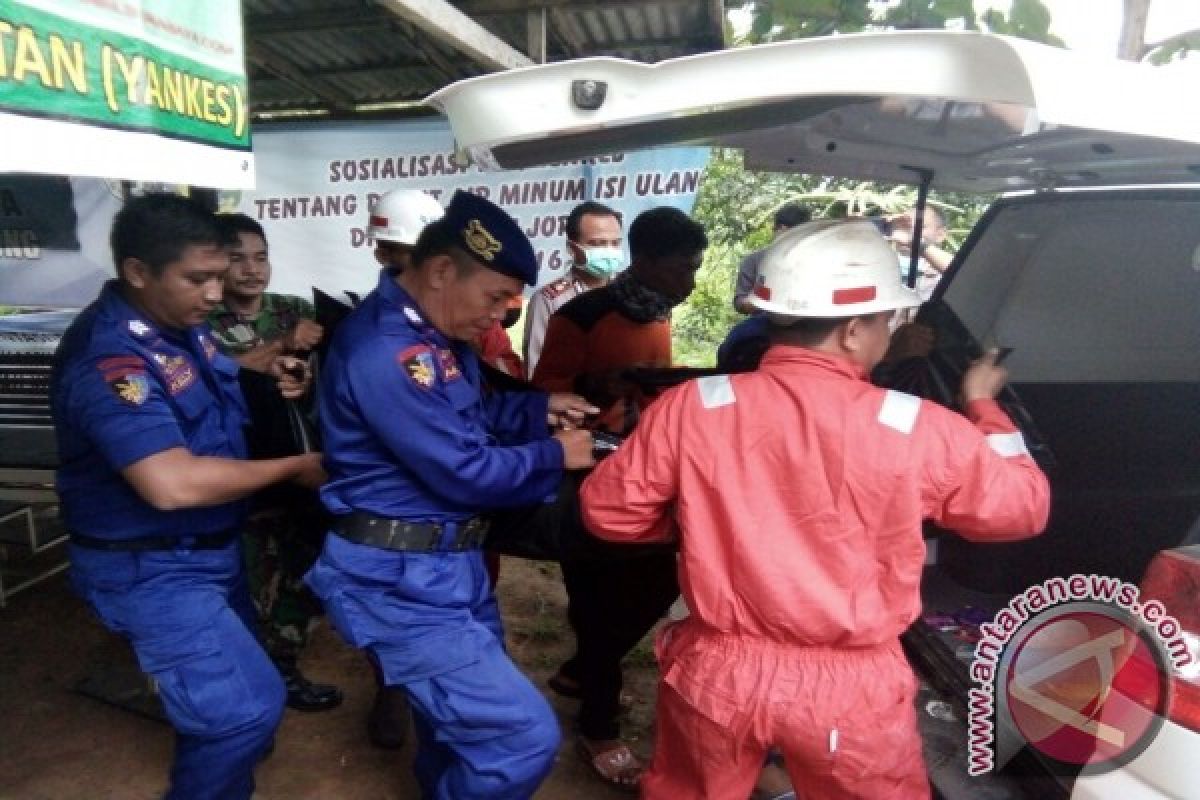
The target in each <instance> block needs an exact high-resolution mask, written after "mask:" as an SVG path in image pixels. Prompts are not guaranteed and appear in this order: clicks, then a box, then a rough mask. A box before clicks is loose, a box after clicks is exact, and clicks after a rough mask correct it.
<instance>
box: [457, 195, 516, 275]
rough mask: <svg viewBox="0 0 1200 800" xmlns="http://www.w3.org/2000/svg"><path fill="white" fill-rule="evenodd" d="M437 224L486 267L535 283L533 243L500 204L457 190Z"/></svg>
mask: <svg viewBox="0 0 1200 800" xmlns="http://www.w3.org/2000/svg"><path fill="white" fill-rule="evenodd" d="M441 224H442V225H444V226H445V229H446V230H447V231H449V232H450V233H451V234H452V235H453V236H454V237H455V238H456V239H457V240H458V243H459V245H460V246H461V247H462V249H463V250H465V251H466V252H467V253H468V254H469V255H470V256H471V257H472V258H474V259H475V260H476V261H478V262H479V263H481V264H483V265H484V266H485V267H487V268H488V269H492V270H495V271H496V272H499V273H501V274H504V275H510V276H512V277H514V278H517V279H519V280H521V281H524V282H525V283H526V284H528V285H530V286H532V285H533V284H535V283H537V275H538V265H537V256H536V255H534V252H533V245H531V244H530V243H529V238H528V237H526V236H525V232H524V231H522V230H521V226H520V225H518V224H517V221H516V220H515V219H513V218H512V217H510V216H509V215H508V213H507V212H506V211H505V210H504V209H502V208H500V206H498V205H496V204H495V203H493V202H491V201H490V200H485V199H484V198H482V197H480V196H479V195H476V194H471V193H470V192H464V191H462V190H461V189H459V190H458V191H456V192H455V193H454V197H452V198H451V199H450V205H449V206H447V207H446V215H445V216H444V217H442V220H441Z"/></svg>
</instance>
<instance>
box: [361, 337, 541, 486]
mask: <svg viewBox="0 0 1200 800" xmlns="http://www.w3.org/2000/svg"><path fill="white" fill-rule="evenodd" d="M435 358H436V354H435V353H434V352H433V351H432V349H431V348H429V347H428V346H426V345H423V344H415V345H408V346H405V345H400V349H399V350H397V349H396V346H395V340H391V341H389V340H386V339H385V340H381V341H379V342H375V343H372V344H370V345H367V346H366V347H364V348H362V349H361V350H359V351H358V352H357V353H356V354H355V355H354V357H353V358H352V361H351V364H350V365H348V369H347V370H346V372H347V377H348V379H349V382H350V386H349V391H350V393H351V395H352V396H353V399H354V405H355V406H356V407H357V409H358V411H359V413H360V414H361V415H362V418H363V420H364V421H365V423H366V424H367V426H368V427H369V428H370V430H371V432H372V433H373V434H374V435H375V436H376V437H378V439H379V441H380V442H382V443H383V444H384V446H386V447H387V448H388V450H389V451H390V452H391V453H392V455H393V456H394V458H395V459H396V460H397V461H398V462H399V463H400V464H402V465H403V466H404V467H405V468H406V469H407V470H408V471H410V472H411V474H412V475H414V476H417V478H418V479H419V480H420V481H421V482H422V483H423V484H424V485H425V488H426V490H427V491H428V492H429V493H430V494H432V495H434V496H438V497H441V498H442V499H443V500H444V501H446V502H448V503H450V504H452V505H455V506H459V507H462V508H463V509H465V510H470V509H486V508H505V507H513V506H520V505H528V504H532V503H540V502H542V501H543V500H544V499H545V498H546V497H548V496H550V495H551V494H553V493H554V492H555V491H556V490H557V488H558V485H559V482H560V480H561V478H562V470H563V452H562V446H561V445H560V444H559V443H558V442H557V441H556V440H554V439H550V438H542V439H540V440H538V441H533V442H529V443H526V444H521V445H512V446H504V445H498V444H496V438H495V436H494V435H493V433H492V431H491V429H490V424H491V423H490V420H489V415H488V414H487V413H486V412H485V410H484V404H483V402H482V400H481V398H480V395H479V390H478V389H477V388H476V387H477V386H478V379H477V376H476V380H474V381H471V380H468V377H467V376H466V375H462V376H459V377H458V378H457V379H456V380H453V381H448V382H443V381H442V380H440V379H439V377H438V376H437V371H436V367H435V365H434V359H435ZM464 367H466V368H468V369H470V368H473V367H474V365H473V364H471V365H470V366H466V365H465V364H464ZM522 402H523V404H524V409H523V413H524V414H525V415H526V417H528V416H529V415H531V414H535V413H536V410H537V406H538V404H539V403H540V404H541V420H542V427H543V429H544V428H545V424H546V422H545V420H546V416H545V402H546V401H545V400H544V399H543V400H538V399H537V398H536V397H533V398H529V399H524V400H522ZM501 410H502V408H501V407H495V408H494V409H493V413H499V412H500V411H501ZM526 424H529V423H528V422H527V423H526Z"/></svg>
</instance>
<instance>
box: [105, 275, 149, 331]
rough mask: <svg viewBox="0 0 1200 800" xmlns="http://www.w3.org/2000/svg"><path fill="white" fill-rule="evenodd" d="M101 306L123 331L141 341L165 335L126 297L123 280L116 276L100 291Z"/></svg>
mask: <svg viewBox="0 0 1200 800" xmlns="http://www.w3.org/2000/svg"><path fill="white" fill-rule="evenodd" d="M100 307H101V308H102V309H103V310H104V313H105V315H106V316H108V317H110V318H112V320H113V322H114V323H115V324H116V325H117V326H118V327H119V328H120V330H121V332H122V333H124V334H126V335H128V336H130V337H132V338H133V339H135V340H137V341H139V342H149V341H153V340H154V339H156V338H159V337H161V336H162V335H163V332H162V331H160V330H159V328H158V326H157V325H155V324H154V323H153V322H151V321H150V320H149V319H147V318H146V316H145V315H144V314H142V312H140V311H138V310H137V309H136V308H135V307H134V306H133V304H132V303H130V302H129V301H128V300H126V299H125V295H124V294H122V292H121V282H120V281H119V280H118V279H116V278H113V279H112V280H110V281H108V282H107V283H105V284H104V288H103V289H102V290H101V292H100Z"/></svg>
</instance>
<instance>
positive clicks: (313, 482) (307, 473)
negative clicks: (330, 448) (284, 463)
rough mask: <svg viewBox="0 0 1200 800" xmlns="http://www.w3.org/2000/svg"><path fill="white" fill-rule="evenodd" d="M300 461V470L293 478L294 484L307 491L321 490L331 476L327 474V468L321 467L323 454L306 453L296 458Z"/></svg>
mask: <svg viewBox="0 0 1200 800" xmlns="http://www.w3.org/2000/svg"><path fill="white" fill-rule="evenodd" d="M295 458H296V459H298V460H299V462H300V463H299V468H298V472H297V473H296V477H294V478H292V483H297V484H299V485H301V486H303V487H304V488H305V489H312V490H314V491H316V490H317V489H320V488H321V486H322V484H324V483H325V481H327V480H329V476H328V475H327V474H326V473H325V468H324V467H322V466H321V458H322V454H321V453H304V454H302V455H298V456H295Z"/></svg>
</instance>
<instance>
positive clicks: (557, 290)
mask: <svg viewBox="0 0 1200 800" xmlns="http://www.w3.org/2000/svg"><path fill="white" fill-rule="evenodd" d="M570 288H571V282H570V281H569V280H567V279H566V278H559V279H558V280H556V281H555V282H554V283H551V284H547V285H546V286H543V287H542V292H543V293H544V294H545V295H546V297H548V298H549V299H551V300H553V299H554V298H556V297H558V296H559V295H560V294H562V293H563V292H565V291H567V290H568V289H570Z"/></svg>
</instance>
